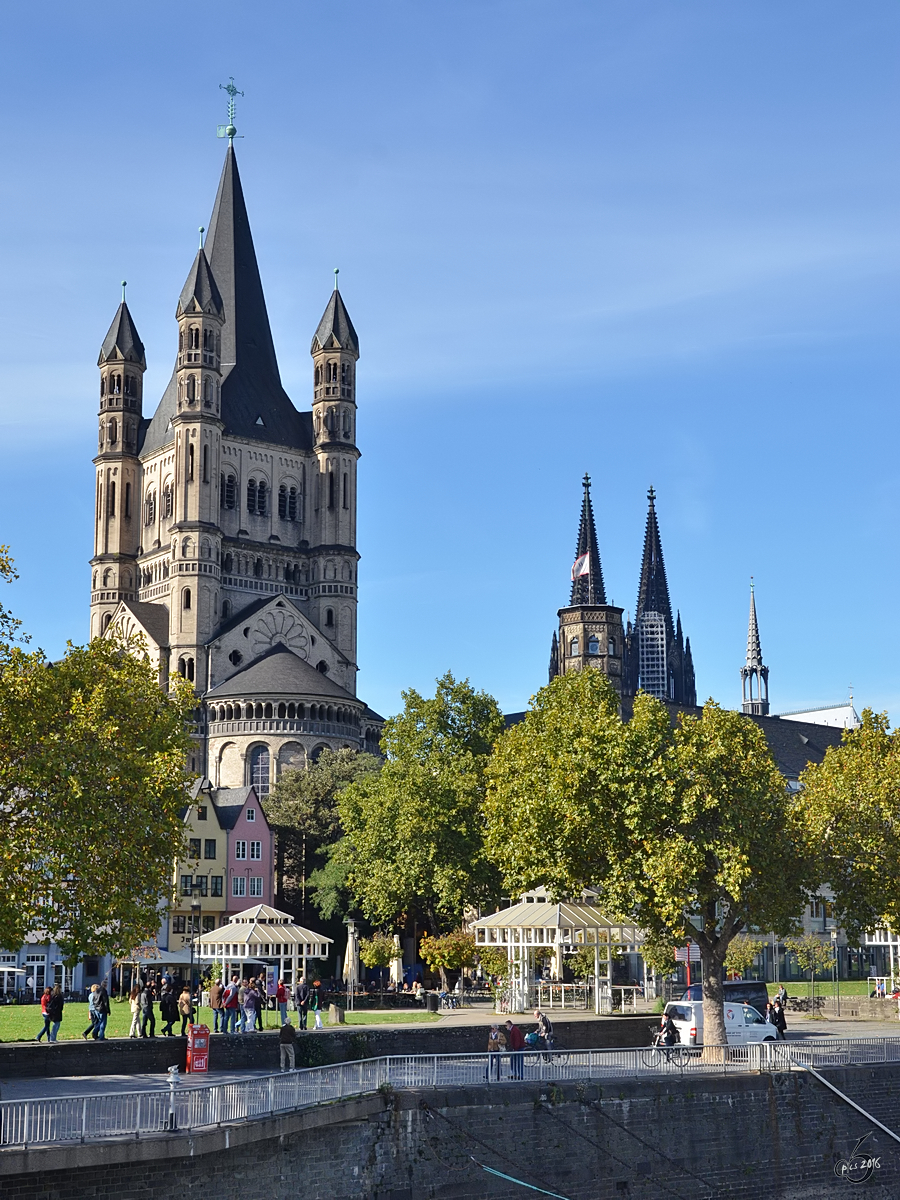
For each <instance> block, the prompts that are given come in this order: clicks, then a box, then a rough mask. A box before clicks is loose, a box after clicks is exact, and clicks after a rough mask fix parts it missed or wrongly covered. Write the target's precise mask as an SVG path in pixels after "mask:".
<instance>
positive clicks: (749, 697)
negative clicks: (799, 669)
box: [741, 575, 769, 717]
mask: <svg viewBox="0 0 900 1200" xmlns="http://www.w3.org/2000/svg"><path fill="white" fill-rule="evenodd" d="M741 692H742V697H743V703H742V706H741V707H742V709H743V711H744V712H745V713H749V714H750V715H751V716H757V717H764V716H767V715H768V712H769V668H768V667H766V666H763V657H762V647H761V646H760V641H759V623H758V621H757V619H756V589H755V587H754V585H753V576H752V575H751V576H750V620H749V622H748V625H747V661H746V663H745V665H744V666H743V667H741Z"/></svg>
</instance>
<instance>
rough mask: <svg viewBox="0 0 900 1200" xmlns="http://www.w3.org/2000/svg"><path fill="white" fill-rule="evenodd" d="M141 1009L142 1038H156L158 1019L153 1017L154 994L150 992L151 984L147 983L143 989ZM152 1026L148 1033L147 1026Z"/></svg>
mask: <svg viewBox="0 0 900 1200" xmlns="http://www.w3.org/2000/svg"><path fill="white" fill-rule="evenodd" d="M140 1009H141V1037H142V1038H145V1037H148V1036H149V1037H156V1017H155V1016H154V1015H153V992H152V991H151V990H150V984H149V983H145V984H144V986H143V988H142V989H141V995H140ZM148 1025H149V1026H150V1033H149V1035H148V1033H147V1026H148Z"/></svg>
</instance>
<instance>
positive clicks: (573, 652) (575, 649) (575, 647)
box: [569, 638, 579, 656]
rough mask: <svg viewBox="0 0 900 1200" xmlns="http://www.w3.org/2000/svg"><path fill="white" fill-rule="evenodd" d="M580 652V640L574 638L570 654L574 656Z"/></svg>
mask: <svg viewBox="0 0 900 1200" xmlns="http://www.w3.org/2000/svg"><path fill="white" fill-rule="evenodd" d="M578 652H579V651H578V638H572V640H571V642H569V653H570V654H571V655H573V656H574V655H576V654H578Z"/></svg>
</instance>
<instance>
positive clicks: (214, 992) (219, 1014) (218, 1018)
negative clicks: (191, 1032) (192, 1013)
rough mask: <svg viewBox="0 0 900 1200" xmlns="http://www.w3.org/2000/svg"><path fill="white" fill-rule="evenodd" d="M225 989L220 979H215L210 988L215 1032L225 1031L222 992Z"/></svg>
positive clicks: (210, 1005) (210, 1004)
mask: <svg viewBox="0 0 900 1200" xmlns="http://www.w3.org/2000/svg"><path fill="white" fill-rule="evenodd" d="M224 991H225V989H224V988H223V987H222V985H221V983H219V981H218V979H214V980H213V982H212V984H211V985H210V989H209V1007H210V1008H211V1009H212V1013H213V1033H224V1032H225V1010H224V1009H223V1008H222V993H223V992H224ZM220 1026H221V1029H220Z"/></svg>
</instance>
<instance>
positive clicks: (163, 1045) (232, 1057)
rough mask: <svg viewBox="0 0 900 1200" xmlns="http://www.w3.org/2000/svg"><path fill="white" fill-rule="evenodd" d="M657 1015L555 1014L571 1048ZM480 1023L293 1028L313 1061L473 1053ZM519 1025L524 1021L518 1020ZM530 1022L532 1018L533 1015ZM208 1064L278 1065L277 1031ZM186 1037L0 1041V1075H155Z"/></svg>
mask: <svg viewBox="0 0 900 1200" xmlns="http://www.w3.org/2000/svg"><path fill="white" fill-rule="evenodd" d="M658 1020H659V1018H658V1017H657V1018H654V1017H653V1016H647V1015H645V1016H638V1017H600V1018H598V1019H597V1020H593V1021H554V1029H555V1030H556V1034H557V1037H558V1039H559V1041H560V1042H561V1043H562V1044H563V1045H565V1046H566V1047H568V1048H569V1049H571V1050H591V1049H597V1048H599V1047H602V1046H609V1047H613V1046H647V1045H649V1044H650V1026H651V1025H652V1024H654V1023H655V1022H656V1021H658ZM489 1024H490V1016H489V1015H486V1017H485V1024H484V1025H414V1026H410V1027H409V1028H407V1029H402V1028H397V1027H391V1026H382V1027H377V1026H372V1025H355V1026H347V1025H345V1026H343V1027H341V1028H338V1029H323V1030H320V1031H318V1032H316V1031H314V1030H307V1032H306V1033H298V1035H297V1037H298V1042H299V1045H298V1054H297V1065H298V1066H306V1067H317V1066H321V1065H322V1064H324V1063H331V1062H352V1061H353V1060H355V1059H357V1058H378V1057H380V1056H381V1055H385V1054H471V1053H473V1052H475V1051H479V1050H485V1049H487V1030H488V1025H489ZM522 1024H523V1025H527V1024H529V1022H526V1021H522ZM530 1024H532V1025H533V1024H534V1022H533V1021H531V1022H530ZM210 1043H211V1044H210V1053H209V1063H210V1070H212V1071H237V1070H244V1069H247V1068H256V1069H259V1070H266V1069H271V1070H273V1071H277V1070H278V1065H279V1055H278V1034H277V1032H275V1031H271V1032H266V1033H248V1034H228V1035H226V1034H221V1033H220V1034H213V1035H212V1036H211V1038H210ZM186 1046H187V1041H186V1039H185V1038H163V1037H157V1038H110V1039H109V1040H107V1041H105V1042H93V1041H89V1042H83V1041H74V1042H56V1043H54V1044H53V1045H47V1043H46V1042H39V1043H34V1042H3V1043H0V1079H3V1078H6V1079H22V1078H34V1077H36V1076H45V1077H50V1076H59V1075H143V1074H150V1075H154V1074H156V1075H158V1074H164V1073H165V1072H166V1070H167V1069H168V1068H169V1067H170V1066H172V1065H173V1064H177V1065H178V1067H179V1068H181V1069H183V1068H184V1060H185V1050H186Z"/></svg>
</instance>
